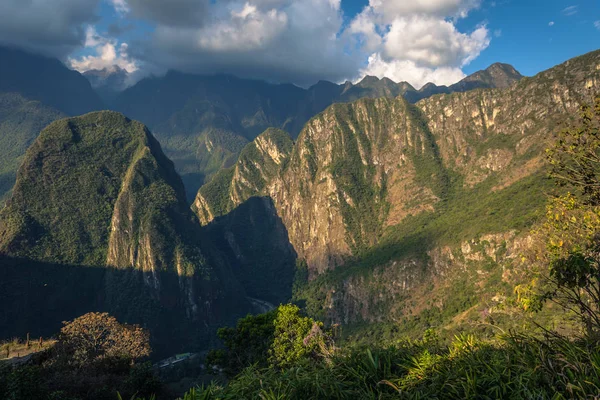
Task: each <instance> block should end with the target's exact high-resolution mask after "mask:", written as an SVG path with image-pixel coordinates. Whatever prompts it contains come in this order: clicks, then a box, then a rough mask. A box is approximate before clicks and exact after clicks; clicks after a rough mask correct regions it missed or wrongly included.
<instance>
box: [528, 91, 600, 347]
mask: <svg viewBox="0 0 600 400" xmlns="http://www.w3.org/2000/svg"><path fill="white" fill-rule="evenodd" d="M580 117H581V118H580V119H581V122H580V124H579V125H577V126H575V127H572V128H568V129H565V130H563V131H561V132H560V133H559V134H558V137H557V140H556V142H555V144H554V146H553V147H551V148H550V149H549V150H548V160H549V162H550V165H551V166H552V171H551V175H552V176H553V177H554V179H555V180H556V181H557V183H558V184H560V185H568V187H569V188H570V189H572V190H573V191H574V193H573V194H571V193H568V194H567V195H565V196H562V197H558V198H555V199H553V200H552V202H551V203H550V205H549V206H548V208H547V214H546V220H545V222H544V223H543V224H542V226H541V227H540V228H539V230H538V232H537V233H538V240H541V241H543V242H544V243H545V248H542V249H541V251H540V252H539V253H538V254H537V257H536V260H534V261H535V262H537V263H538V265H539V264H541V265H542V268H543V269H542V272H541V274H542V276H544V272H545V268H544V267H546V266H547V267H548V268H549V274H548V275H547V276H545V279H544V280H543V281H542V285H543V287H542V299H552V300H554V301H556V302H558V303H559V304H561V305H563V306H564V307H566V308H568V309H571V310H573V311H575V312H576V313H577V314H578V315H579V316H580V318H581V320H582V322H583V324H584V326H585V328H586V332H587V334H588V335H591V336H594V337H597V336H598V335H600V129H599V128H600V96H598V97H597V98H596V103H595V105H594V108H593V109H591V108H590V107H588V106H583V107H582V110H581V116H580Z"/></svg>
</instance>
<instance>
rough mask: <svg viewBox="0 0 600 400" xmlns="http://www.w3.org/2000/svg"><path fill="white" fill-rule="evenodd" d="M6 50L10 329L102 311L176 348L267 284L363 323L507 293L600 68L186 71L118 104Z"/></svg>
mask: <svg viewBox="0 0 600 400" xmlns="http://www.w3.org/2000/svg"><path fill="white" fill-rule="evenodd" d="M0 57H2V59H3V60H8V61H9V62H8V63H4V62H3V64H2V66H1V67H0V72H1V74H0V79H1V80H0V143H2V144H3V145H2V146H0V165H2V168H3V169H2V173H3V175H2V176H3V180H2V182H4V186H3V188H4V189H3V190H4V192H3V194H4V195H5V196H6V198H7V201H6V204H5V206H4V208H3V209H2V211H0V260H1V261H2V268H0V273H1V274H2V278H3V279H2V282H4V285H3V291H2V292H3V293H4V297H3V304H4V305H5V307H3V312H2V314H1V315H0V333H1V335H0V336H5V337H8V336H12V335H17V334H19V332H23V331H27V332H32V333H33V334H34V335H41V334H44V335H46V334H49V333H52V332H56V330H57V329H58V328H59V327H60V321H63V320H66V319H71V318H73V317H75V316H77V313H79V314H80V313H81V312H82V311H90V310H104V311H110V312H111V313H113V314H115V315H116V316H117V317H118V318H119V319H120V320H123V321H125V322H135V323H140V324H142V325H144V326H146V327H148V328H149V329H150V330H151V332H152V335H153V337H154V340H155V341H156V343H155V345H156V348H157V349H159V350H158V352H159V354H167V353H172V352H175V351H183V350H185V349H190V348H203V347H205V346H206V343H207V340H208V338H209V337H210V336H211V333H212V332H214V330H215V329H216V327H218V326H221V325H223V324H228V323H231V322H232V321H234V320H235V319H236V318H237V317H239V316H242V315H244V314H246V313H247V312H252V311H256V310H257V309H258V307H257V304H262V305H264V304H265V302H266V304H268V303H272V304H278V303H282V302H286V301H289V300H290V299H292V300H294V301H295V302H296V303H298V304H301V305H303V307H304V308H305V310H306V312H307V313H309V315H311V316H313V317H318V318H320V319H321V320H324V321H327V322H331V323H339V324H342V325H343V326H345V327H346V329H347V332H348V334H356V335H359V334H370V335H375V334H383V333H380V332H385V331H386V329H387V330H394V332H397V331H399V330H402V331H403V332H411V329H412V330H414V331H419V332H421V331H422V330H423V329H424V328H427V327H429V326H431V325H433V324H435V325H436V326H444V327H452V326H453V327H462V326H465V325H468V324H470V323H472V324H476V323H478V322H480V320H481V313H482V310H483V309H485V310H488V311H489V310H490V309H493V310H500V309H502V306H503V305H504V304H505V302H506V299H507V298H509V297H510V296H511V295H512V293H513V291H514V287H515V286H516V285H518V284H519V283H521V280H522V276H523V274H522V272H523V269H524V268H526V266H524V265H522V263H521V262H520V257H519V255H520V254H521V253H522V252H523V251H524V250H525V249H527V246H529V243H530V242H529V231H530V229H531V227H532V226H533V224H534V223H535V221H536V220H537V218H538V217H539V216H540V215H541V214H543V212H544V206H545V194H546V193H548V192H549V191H550V190H551V189H552V188H551V185H550V183H549V181H548V180H547V179H546V170H545V168H546V167H545V163H544V150H545V148H546V147H547V146H548V144H549V143H550V141H551V140H552V138H553V132H556V131H557V130H559V129H561V127H564V126H566V125H567V124H568V123H569V122H570V121H572V120H573V119H574V118H575V116H576V114H577V111H578V109H579V107H580V106H581V105H582V104H585V103H591V102H592V99H593V97H594V95H595V94H596V93H597V91H598V87H599V85H600V51H596V52H592V53H589V54H586V55H584V56H581V57H578V58H575V59H572V60H569V61H567V62H566V63H564V64H561V65H558V66H556V67H554V68H552V69H550V70H548V71H544V72H542V73H540V74H538V75H536V76H534V77H522V76H521V75H520V74H519V73H518V72H517V71H516V70H515V69H514V68H512V67H511V66H509V65H506V64H494V65H492V66H491V67H490V68H488V69H486V70H484V71H479V72H477V73H475V74H473V75H471V76H469V77H467V78H465V79H464V80H462V81H460V82H459V83H457V84H455V85H452V86H449V87H438V86H435V85H425V86H424V87H423V88H421V89H420V90H418V91H417V90H415V89H414V88H412V87H411V86H410V85H408V84H407V83H402V82H401V83H394V82H392V81H391V80H389V79H377V78H374V77H365V78H364V79H363V80H362V81H361V82H359V83H357V84H352V83H350V82H346V83H345V84H341V85H338V84H334V83H330V82H319V83H317V84H316V85H314V86H312V87H310V88H308V89H303V88H299V87H296V86H294V85H289V84H288V85H285V84H270V83H267V82H262V81H255V80H246V79H240V78H235V77H233V76H227V75H216V76H201V75H189V74H183V73H179V72H174V71H172V72H169V73H168V74H167V75H165V76H164V77H152V78H146V79H143V80H142V81H140V82H138V83H137V84H136V85H134V86H132V87H130V88H128V89H126V90H124V91H123V92H121V93H119V94H117V95H116V96H113V97H112V100H111V96H108V97H107V96H106V95H103V96H102V97H103V98H104V99H105V100H108V105H105V103H104V101H103V100H102V98H101V97H100V96H99V95H98V93H96V92H95V91H94V88H93V87H92V84H90V82H89V81H88V80H86V79H85V77H83V76H82V75H80V74H78V73H77V72H74V71H70V70H68V69H67V68H66V67H65V66H64V65H62V64H61V63H60V62H58V61H56V60H52V59H47V58H43V57H40V56H35V55H31V54H27V53H23V52H21V51H18V50H13V49H1V50H0ZM32 71H33V72H32ZM105 72H106V71H105ZM36 74H37V75H36ZM103 74H104V73H93V74H88V78H89V79H91V80H92V81H93V80H94V79H97V78H98V77H99V76H100V77H103V76H104V75H103ZM28 75H36V76H35V77H32V78H31V79H28V78H27V76H28ZM38 77H40V78H39V79H42V81H40V82H37V79H38ZM36 82H37V83H36ZM94 86H96V87H98V85H97V84H94ZM103 108H112V109H113V111H106V110H105V111H98V110H101V109H103ZM138 121H139V122H138ZM40 131H41V133H40ZM17 167H18V172H16V171H17ZM13 182H14V187H13V184H12V183H13ZM9 191H10V192H9ZM190 199H191V200H192V201H190ZM190 203H192V204H191V208H190ZM24 274H26V275H24ZM11 282H12V283H11ZM61 282H64V284H63V283H61ZM78 299H79V300H78ZM74 303H77V304H74ZM65 305H66V306H65ZM494 312H496V311H494ZM498 313H499V314H498V316H496V318H498V319H503V318H504V319H505V320H506V321H507V323H508V324H510V322H511V321H510V317H509V316H507V315H504V314H502V313H501V312H499V311H498ZM38 317H39V318H38ZM38 321H44V325H43V326H39V325H36V323H37V322H38ZM378 332H379V333H378Z"/></svg>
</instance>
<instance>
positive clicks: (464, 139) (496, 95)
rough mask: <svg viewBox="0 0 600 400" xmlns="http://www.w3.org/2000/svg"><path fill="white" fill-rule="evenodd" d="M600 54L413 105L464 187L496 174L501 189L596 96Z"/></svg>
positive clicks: (531, 165) (533, 165)
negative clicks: (495, 86)
mask: <svg viewBox="0 0 600 400" xmlns="http://www.w3.org/2000/svg"><path fill="white" fill-rule="evenodd" d="M599 65H600V52H594V53H590V54H587V55H584V56H581V57H578V58H575V59H572V60H570V61H568V62H566V63H564V64H561V65H558V66H556V67H554V68H552V69H550V70H548V71H545V72H542V73H540V74H538V75H537V76H535V77H533V78H523V79H522V80H521V81H519V82H518V83H517V84H514V85H512V86H510V87H508V88H505V89H488V90H474V91H470V92H466V93H455V94H452V95H441V96H435V97H431V98H429V99H426V100H422V101H420V102H419V103H417V107H419V108H420V109H421V110H422V112H423V115H424V117H425V118H426V119H427V121H428V122H429V127H430V129H431V132H432V134H433V135H434V136H435V137H436V143H438V145H439V148H440V154H441V156H442V157H443V159H444V163H445V165H448V166H449V167H450V168H452V169H454V170H456V171H457V172H459V173H460V174H461V175H463V176H465V182H466V184H468V185H471V186H472V185H474V184H477V183H479V182H482V181H483V180H485V179H486V178H487V177H489V176H491V175H492V174H493V173H495V172H500V175H502V176H501V177H500V179H499V181H498V185H499V186H498V187H506V186H508V185H510V184H511V183H514V182H515V181H516V180H518V179H520V178H522V177H523V176H526V175H528V174H530V173H531V172H533V171H535V170H536V169H537V168H539V166H540V164H541V157H543V150H544V149H545V147H547V144H548V141H549V140H551V139H552V133H553V132H555V131H556V130H558V129H559V128H560V127H559V125H560V124H561V123H564V122H565V121H568V120H570V119H572V118H574V116H576V115H577V111H578V109H579V107H580V105H581V104H583V103H590V102H591V101H592V97H593V95H594V94H595V93H597V91H598V90H599V89H598V88H599V86H598V85H599V84H600V82H599V79H600V69H599V68H600V67H599Z"/></svg>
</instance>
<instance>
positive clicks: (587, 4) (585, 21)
mask: <svg viewBox="0 0 600 400" xmlns="http://www.w3.org/2000/svg"><path fill="white" fill-rule="evenodd" d="M368 3H369V2H368V0H342V8H343V9H344V12H345V15H346V18H347V19H348V20H349V19H352V18H354V17H355V16H356V14H358V13H359V12H360V11H362V9H363V8H364V7H365V6H367V5H368ZM569 7H576V8H575V9H571V13H572V14H571V13H569V11H568V10H567V12H563V11H564V10H565V9H568V8H569ZM567 14H570V15H567ZM598 20H600V0H573V1H570V0H496V1H484V2H482V4H481V6H480V8H479V9H475V10H473V11H471V12H470V13H469V16H468V17H467V18H465V19H464V20H461V21H459V23H458V24H457V25H458V27H459V29H460V30H463V31H468V30H470V29H473V27H475V26H477V25H478V24H480V23H482V22H486V23H487V24H488V27H489V28H490V30H491V31H492V32H494V31H498V32H497V33H498V34H499V36H497V37H496V36H494V37H493V38H492V41H491V43H490V46H489V47H488V48H487V49H486V50H484V51H483V52H482V53H481V55H480V56H479V57H478V58H477V59H475V60H474V61H473V62H472V63H471V64H469V65H468V66H466V67H465V68H464V71H465V72H466V73H467V74H470V73H473V72H475V71H478V70H480V69H485V68H487V67H488V66H489V65H491V64H493V63H494V62H506V63H509V64H512V65H513V66H514V67H515V68H517V69H518V70H519V71H520V72H521V73H522V74H524V75H535V74H536V73H538V72H541V71H543V70H546V69H548V68H551V67H553V66H554V65H556V64H560V63H562V62H564V61H566V60H568V59H569V58H573V57H576V56H578V55H582V54H585V53H587V52H590V51H593V50H597V49H599V48H600V28H599V27H596V26H594V22H596V21H598ZM551 22H553V24H552V26H550V23H551Z"/></svg>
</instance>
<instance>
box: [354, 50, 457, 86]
mask: <svg viewBox="0 0 600 400" xmlns="http://www.w3.org/2000/svg"><path fill="white" fill-rule="evenodd" d="M364 75H373V76H378V77H383V76H386V77H388V78H390V79H391V80H393V81H396V82H401V81H407V82H409V83H411V84H412V85H413V86H415V87H416V88H420V87H421V86H423V85H425V84H426V83H428V82H435V83H436V84H438V85H451V84H453V83H456V82H458V81H459V80H461V79H462V78H464V77H465V74H464V72H463V71H462V70H461V69H460V68H458V67H440V68H428V67H423V66H419V65H417V64H416V63H415V62H413V61H409V60H392V61H385V60H383V59H382V58H381V55H380V54H378V53H375V54H372V55H371V56H370V57H369V60H368V66H367V67H366V68H363V69H362V70H361V71H360V76H361V77H362V76H364ZM360 80H361V78H357V79H356V80H355V81H360Z"/></svg>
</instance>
